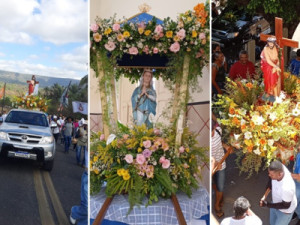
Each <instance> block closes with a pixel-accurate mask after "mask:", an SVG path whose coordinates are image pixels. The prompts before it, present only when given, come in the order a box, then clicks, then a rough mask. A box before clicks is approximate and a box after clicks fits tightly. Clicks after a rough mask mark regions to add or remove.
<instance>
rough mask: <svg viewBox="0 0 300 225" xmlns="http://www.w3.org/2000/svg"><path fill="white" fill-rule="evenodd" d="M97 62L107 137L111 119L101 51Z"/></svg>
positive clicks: (104, 129) (105, 134)
mask: <svg viewBox="0 0 300 225" xmlns="http://www.w3.org/2000/svg"><path fill="white" fill-rule="evenodd" d="M97 64H98V73H99V84H100V101H101V109H102V121H103V133H104V136H105V138H107V137H108V136H109V126H108V122H109V121H107V120H109V118H110V117H109V113H108V105H107V96H106V90H105V89H106V87H105V86H106V85H105V80H104V76H105V74H104V71H103V67H102V62H101V58H100V55H99V53H97Z"/></svg>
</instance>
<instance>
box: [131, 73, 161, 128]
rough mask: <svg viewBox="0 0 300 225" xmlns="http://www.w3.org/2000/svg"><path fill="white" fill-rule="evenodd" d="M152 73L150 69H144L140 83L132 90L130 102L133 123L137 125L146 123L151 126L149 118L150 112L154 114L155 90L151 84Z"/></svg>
mask: <svg viewBox="0 0 300 225" xmlns="http://www.w3.org/2000/svg"><path fill="white" fill-rule="evenodd" d="M152 78H153V73H152V71H151V70H150V69H145V70H144V72H143V75H142V77H141V80H140V85H139V86H138V87H137V88H136V89H135V90H134V92H133V94H132V97H131V103H132V112H133V119H134V123H135V124H137V125H142V124H146V126H147V127H148V128H151V127H152V122H151V121H150V120H151V119H150V120H149V117H150V116H151V114H152V115H153V116H155V115H156V92H155V90H154V88H153V85H152Z"/></svg>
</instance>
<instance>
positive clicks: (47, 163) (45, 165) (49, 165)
mask: <svg viewBox="0 0 300 225" xmlns="http://www.w3.org/2000/svg"><path fill="white" fill-rule="evenodd" d="M53 164H54V160H50V161H45V162H44V163H43V169H44V170H47V171H49V172H50V171H51V170H52V168H53Z"/></svg>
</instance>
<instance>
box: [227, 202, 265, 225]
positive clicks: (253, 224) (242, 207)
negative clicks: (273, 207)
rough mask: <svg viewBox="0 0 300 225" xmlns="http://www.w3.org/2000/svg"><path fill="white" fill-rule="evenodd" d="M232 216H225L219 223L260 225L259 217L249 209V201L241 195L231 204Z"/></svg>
mask: <svg viewBox="0 0 300 225" xmlns="http://www.w3.org/2000/svg"><path fill="white" fill-rule="evenodd" d="M233 211H234V216H233V217H227V218H225V219H224V220H223V221H222V223H221V225H262V221H261V219H260V218H259V217H258V216H257V215H255V214H254V212H253V211H252V210H251V209H250V203H249V201H248V200H247V199H246V198H245V197H243V196H241V197H239V198H238V199H237V200H235V202H234V204H233Z"/></svg>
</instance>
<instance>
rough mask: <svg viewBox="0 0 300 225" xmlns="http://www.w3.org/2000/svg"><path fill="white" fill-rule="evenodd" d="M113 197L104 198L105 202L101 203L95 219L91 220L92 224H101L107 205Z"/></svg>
mask: <svg viewBox="0 0 300 225" xmlns="http://www.w3.org/2000/svg"><path fill="white" fill-rule="evenodd" d="M113 198H114V197H111V198H106V199H105V202H104V203H103V205H102V207H101V209H100V211H99V213H98V215H97V217H96V219H95V220H94V222H93V225H101V224H102V221H103V219H104V217H105V214H106V211H107V209H108V207H109V206H110V204H111V202H112V200H113Z"/></svg>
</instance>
